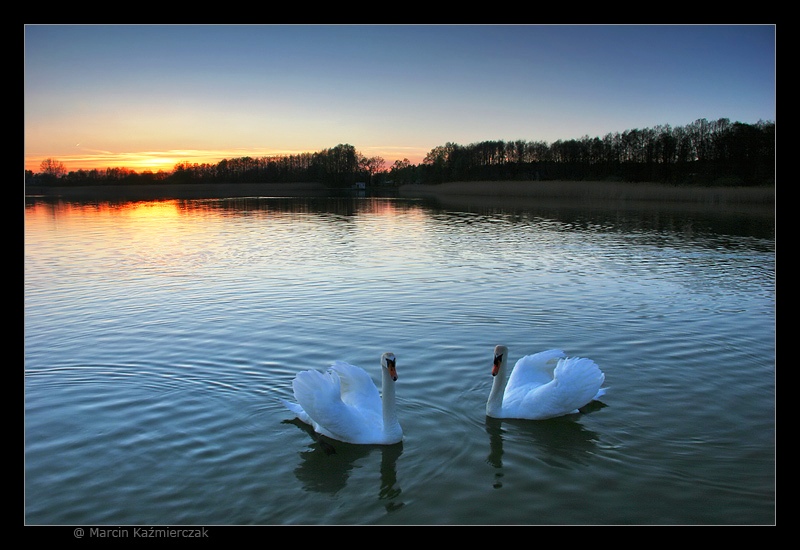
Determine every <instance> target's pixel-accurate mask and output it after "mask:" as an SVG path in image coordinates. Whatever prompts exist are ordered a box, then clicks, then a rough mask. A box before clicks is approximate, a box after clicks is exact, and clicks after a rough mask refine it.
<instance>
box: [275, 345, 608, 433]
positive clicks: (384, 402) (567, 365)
mask: <svg viewBox="0 0 800 550" xmlns="http://www.w3.org/2000/svg"><path fill="white" fill-rule="evenodd" d="M507 365H508V348H507V347H506V346H496V347H495V349H494V361H493V363H492V376H493V377H494V381H493V382H492V389H491V391H490V392H489V399H488V400H487V402H486V415H487V416H490V417H493V418H523V419H530V420H544V419H547V418H554V417H557V416H563V415H567V414H571V413H576V412H578V410H579V409H580V408H581V407H583V406H584V405H587V404H588V403H590V402H591V401H594V400H597V399H599V398H600V397H601V396H603V395H604V394H605V392H606V388H601V387H600V386H602V384H603V381H604V380H605V375H604V374H603V372H602V371H601V370H600V368H599V367H598V366H597V364H596V363H595V362H594V361H592V360H591V359H586V358H581V357H567V356H566V355H565V354H564V352H563V351H561V350H559V349H551V350H547V351H542V352H540V353H536V354H533V355H526V356H525V357H522V358H521V359H520V360H519V361H517V363H516V364H515V365H514V368H513V369H512V370H511V374H510V376H507V368H506V367H507ZM381 373H382V378H381V380H382V383H381V393H382V395H383V397H381V395H379V394H378V388H377V387H376V386H375V384H374V383H373V382H372V379H371V378H370V376H369V375H368V374H367V373H366V372H365V371H364V369H362V368H360V367H356V366H353V365H350V364H349V363H345V362H344V361H336V362H335V363H333V365H332V366H331V367H330V368H329V369H328V371H327V372H324V373H323V372H320V371H315V370H308V371H303V372H300V373H298V374H297V376H296V377H295V379H294V381H293V382H292V388H293V390H294V397H295V399H296V400H297V403H290V402H288V401H283V404H284V405H285V406H286V407H287V408H288V409H289V410H290V411H292V412H293V413H294V414H295V416H297V418H299V419H300V420H302V421H303V422H305V423H306V424H309V425H310V426H311V427H312V428H313V429H314V431H315V432H317V433H320V434H322V435H325V436H327V437H329V438H331V439H335V440H337V441H344V442H346V443H356V444H371V445H391V444H393V443H398V442H400V441H401V440H402V439H403V429H402V428H401V427H400V423H399V422H398V420H397V410H396V407H395V387H394V382H395V381H396V380H397V358H396V357H395V355H394V354H393V353H390V352H386V353H384V354H383V355H381Z"/></svg>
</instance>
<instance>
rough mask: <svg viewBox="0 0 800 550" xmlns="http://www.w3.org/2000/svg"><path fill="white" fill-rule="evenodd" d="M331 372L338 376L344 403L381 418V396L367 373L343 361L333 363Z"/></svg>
mask: <svg viewBox="0 0 800 550" xmlns="http://www.w3.org/2000/svg"><path fill="white" fill-rule="evenodd" d="M331 371H333V372H335V373H336V374H337V375H338V376H339V381H340V384H341V399H342V401H343V402H344V403H346V404H347V405H350V406H351V407H356V408H357V409H359V410H361V411H363V412H370V413H374V414H377V415H378V416H379V417H380V416H381V414H382V409H381V396H380V393H379V392H378V388H377V387H376V386H375V383H374V382H373V381H372V378H370V376H369V374H367V371H365V370H364V369H362V368H361V367H356V366H354V365H351V364H350V363H345V362H344V361H336V362H334V363H333V365H331Z"/></svg>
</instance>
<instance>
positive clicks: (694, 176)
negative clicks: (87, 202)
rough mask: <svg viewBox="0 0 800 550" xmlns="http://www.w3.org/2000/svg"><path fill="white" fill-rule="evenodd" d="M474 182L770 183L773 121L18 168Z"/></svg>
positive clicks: (278, 179)
mask: <svg viewBox="0 0 800 550" xmlns="http://www.w3.org/2000/svg"><path fill="white" fill-rule="evenodd" d="M479 180H492V181H502V180H572V181H581V180H584V181H629V182H659V183H670V184H677V185H703V186H706V185H722V186H756V185H774V183H775V123H774V122H763V121H759V122H758V123H756V124H744V123H741V122H733V123H732V122H730V120H728V119H726V118H721V119H719V120H717V121H714V122H709V121H708V120H706V119H698V120H696V121H695V122H693V123H691V124H688V125H686V126H675V127H671V126H669V125H663V126H656V127H655V128H648V129H642V130H639V129H634V130H625V131H624V132H622V133H619V132H617V133H609V134H607V135H606V136H604V137H602V138H599V137H594V138H590V137H589V136H584V137H582V138H581V139H570V140H566V141H562V140H558V141H556V142H554V143H551V144H548V143H546V142H542V141H533V142H531V141H524V140H516V141H502V140H498V141H482V142H479V143H472V144H469V145H458V144H455V143H446V144H445V145H442V146H438V147H435V148H434V149H432V150H431V151H430V152H429V153H428V154H427V155H426V157H425V159H424V160H423V162H422V163H421V164H418V165H413V164H411V163H410V162H409V161H408V160H407V159H404V160H402V161H399V160H398V161H395V163H394V164H393V165H392V166H390V167H387V166H386V162H385V161H384V159H382V158H381V157H371V158H367V157H365V156H363V155H361V154H360V153H359V152H358V151H357V150H356V149H355V147H353V146H352V145H349V144H339V145H337V146H335V147H333V148H331V149H325V150H323V151H318V152H315V153H301V154H297V155H279V156H265V157H258V158H251V157H241V158H232V159H223V160H221V161H219V162H218V163H216V164H207V163H203V164H197V163H195V164H190V163H188V162H181V163H178V164H176V165H175V167H174V169H173V170H172V172H164V171H159V172H157V173H153V172H151V171H144V172H142V173H136V172H134V171H133V170H129V169H126V168H108V169H106V170H77V171H71V172H67V171H66V170H65V168H64V165H63V164H62V163H61V162H59V161H58V160H56V159H46V160H44V161H43V162H42V165H41V171H40V172H38V173H33V172H32V171H30V170H26V171H25V181H26V183H28V184H32V185H34V184H35V185H53V186H78V185H120V184H123V185H124V184H159V183H291V182H319V183H323V184H325V185H327V186H329V187H334V188H342V187H351V186H353V185H354V184H355V183H356V182H364V183H366V184H368V185H384V186H390V185H400V184H404V183H428V184H435V183H443V182H447V181H479Z"/></svg>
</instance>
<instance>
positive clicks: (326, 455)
mask: <svg viewBox="0 0 800 550" xmlns="http://www.w3.org/2000/svg"><path fill="white" fill-rule="evenodd" d="M283 422H284V423H288V424H294V425H295V426H297V427H298V428H300V429H301V430H303V431H304V432H306V433H307V434H308V435H309V436H310V437H311V438H312V439H313V440H314V443H312V444H311V445H310V446H309V450H306V451H302V452H301V453H300V457H301V459H302V460H301V462H300V464H298V465H297V468H295V470H294V474H295V476H296V477H297V479H298V480H299V481H300V482H301V483H302V484H303V489H305V490H308V491H315V492H319V493H328V494H331V495H333V494H336V493H338V492H339V491H340V490H342V489H343V488H344V487H345V486H346V485H347V481H348V479H349V477H350V472H351V471H352V470H353V468H354V467H355V463H356V461H358V460H360V459H362V458H365V457H367V456H369V455H370V454H371V453H372V452H373V451H378V452H380V453H381V465H380V479H381V484H380V489H379V490H378V500H387V501H388V502H387V503H386V510H387V511H389V512H391V511H393V510H396V509H398V508H400V507H402V506H403V503H402V502H396V499H397V498H398V497H399V496H400V494H401V493H402V489H401V488H400V487H399V486H398V484H397V459H398V458H399V457H400V455H401V454H403V443H402V442H400V443H396V444H394V445H353V444H350V443H343V442H340V441H333V440H330V439H327V438H326V437H324V436H321V435H319V434H317V433H315V432H314V430H312V429H311V427H310V426H309V425H308V424H305V423H304V422H301V421H300V420H298V419H297V418H293V419H291V420H284V421H283Z"/></svg>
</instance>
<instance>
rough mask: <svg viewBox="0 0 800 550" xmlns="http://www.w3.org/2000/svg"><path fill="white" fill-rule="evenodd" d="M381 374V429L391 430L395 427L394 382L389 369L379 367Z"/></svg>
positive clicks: (396, 423)
mask: <svg viewBox="0 0 800 550" xmlns="http://www.w3.org/2000/svg"><path fill="white" fill-rule="evenodd" d="M381 371H382V372H383V379H382V381H381V401H382V408H383V429H384V430H387V429H392V427H393V426H397V425H398V422H397V409H396V408H395V400H394V385H395V381H394V380H392V375H391V374H389V369H387V368H383V367H381Z"/></svg>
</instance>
